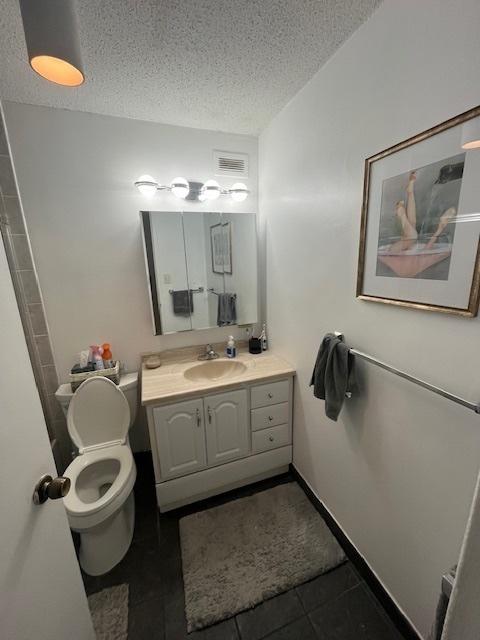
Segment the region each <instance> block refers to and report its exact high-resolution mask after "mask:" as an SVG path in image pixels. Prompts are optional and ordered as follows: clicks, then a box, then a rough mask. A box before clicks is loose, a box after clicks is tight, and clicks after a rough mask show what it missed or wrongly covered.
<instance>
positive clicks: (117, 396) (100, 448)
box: [63, 377, 137, 576]
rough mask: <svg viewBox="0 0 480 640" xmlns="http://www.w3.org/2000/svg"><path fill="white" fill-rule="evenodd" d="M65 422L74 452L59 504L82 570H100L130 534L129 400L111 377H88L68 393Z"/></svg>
mask: <svg viewBox="0 0 480 640" xmlns="http://www.w3.org/2000/svg"><path fill="white" fill-rule="evenodd" d="M67 425H68V431H69V433H70V437H71V438H72V440H73V442H74V443H75V444H76V445H77V447H78V449H79V455H78V456H77V457H76V458H75V459H74V460H73V462H72V463H71V464H70V465H69V467H68V468H67V470H66V471H65V474H64V475H65V476H67V477H68V478H70V480H71V488H70V491H69V493H68V494H67V496H66V497H65V498H64V499H63V500H64V505H65V508H66V511H67V515H68V520H69V523H70V527H71V528H72V529H73V530H74V531H78V533H79V534H80V554H79V560H80V565H81V567H82V569H83V570H84V571H85V572H86V573H88V574H89V575H93V576H96V575H101V574H103V573H106V572H107V571H110V570H111V569H113V567H114V566H115V565H116V564H118V562H120V560H121V559H122V558H123V556H124V555H125V554H126V552H127V551H128V548H129V547H130V543H131V541H132V537H133V529H134V520H135V506H134V501H133V485H134V484H135V478H136V475H137V471H136V467H135V462H134V460H133V455H132V452H131V450H130V447H129V445H128V440H127V435H128V429H129V427H130V408H129V404H128V401H127V399H126V398H125V395H124V394H123V392H122V391H121V389H119V388H118V387H117V386H116V385H115V384H114V383H113V382H112V381H111V380H108V379H107V378H101V377H98V378H91V379H89V380H86V381H85V382H84V383H83V384H82V385H81V386H80V387H79V388H78V389H77V391H76V393H75V394H74V395H73V397H72V400H71V402H70V404H69V407H68V414H67Z"/></svg>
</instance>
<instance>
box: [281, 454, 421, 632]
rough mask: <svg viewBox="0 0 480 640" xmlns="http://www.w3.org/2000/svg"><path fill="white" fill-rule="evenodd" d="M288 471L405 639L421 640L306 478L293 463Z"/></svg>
mask: <svg viewBox="0 0 480 640" xmlns="http://www.w3.org/2000/svg"><path fill="white" fill-rule="evenodd" d="M290 471H291V473H292V475H293V477H294V478H295V479H296V481H297V482H298V484H299V485H300V486H301V487H302V489H303V490H304V491H305V493H306V494H307V496H308V497H309V499H310V501H311V503H312V504H313V506H314V507H315V508H316V509H317V511H318V512H319V513H320V515H321V516H322V518H323V519H324V520H325V522H326V524H327V526H328V528H329V529H330V531H331V532H332V533H333V535H334V536H335V538H336V539H337V541H338V543H339V544H340V546H341V547H342V549H343V550H344V551H345V555H346V556H347V558H348V559H349V560H350V561H351V563H352V564H353V565H354V566H355V568H356V569H357V571H358V572H359V574H360V575H361V576H362V578H363V579H364V580H365V583H366V584H367V585H368V587H369V588H370V589H371V591H372V592H373V594H374V595H375V597H376V598H377V600H378V601H379V602H380V604H381V605H382V607H383V608H384V609H385V611H386V613H387V614H388V616H389V617H390V619H391V620H392V622H393V624H394V625H395V626H396V627H397V629H398V630H399V631H400V633H401V634H402V635H403V637H404V638H405V640H422V638H421V636H420V635H419V634H418V632H417V631H416V630H415V628H414V627H413V626H412V624H411V622H410V621H409V620H408V618H407V617H406V616H405V614H404V613H403V611H402V610H401V609H400V608H399V607H398V605H397V604H396V602H395V601H394V600H393V599H392V597H391V596H390V594H389V593H388V591H387V590H386V589H385V587H384V586H383V585H382V583H381V582H380V580H379V579H378V578H377V576H376V575H375V573H374V572H373V571H372V569H371V568H370V566H369V565H368V563H367V561H366V560H365V558H364V557H363V556H362V555H361V554H360V553H359V551H358V550H357V548H356V547H355V546H354V545H353V544H352V542H351V541H350V540H349V538H348V537H347V535H346V534H345V532H344V531H343V529H342V528H341V527H340V525H339V524H338V522H337V521H336V520H335V518H334V517H333V516H332V514H331V513H330V511H328V509H327V508H326V507H325V505H324V504H323V502H322V501H321V500H319V499H318V497H317V496H316V495H315V493H314V492H313V491H312V489H311V488H310V486H309V485H308V483H307V482H306V480H305V479H304V478H303V477H302V475H301V474H300V473H299V472H298V471H297V469H296V468H295V466H294V465H293V464H291V465H290Z"/></svg>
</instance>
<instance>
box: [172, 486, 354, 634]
mask: <svg viewBox="0 0 480 640" xmlns="http://www.w3.org/2000/svg"><path fill="white" fill-rule="evenodd" d="M180 538H181V545H182V564H183V581H184V585H185V612H186V617H187V626H188V631H193V630H194V629H201V628H202V627H206V626H208V625H211V624H214V623H215V622H219V621H220V620H224V619H225V618H229V617H231V616H233V615H235V614H236V613H238V612H239V611H243V610H245V609H249V608H251V607H253V606H255V605H256V604H258V603H260V602H262V601H263V600H266V599H267V598H271V597H272V596H274V595H276V594H278V593H281V592H283V591H286V590H288V589H291V588H292V587H294V586H295V585H298V584H301V583H302V582H305V581H307V580H310V579H311V578H314V577H315V576H318V575H320V574H321V573H324V572H325V571H328V570H329V569H332V568H333V567H335V566H337V565H338V564H340V563H341V562H343V561H344V560H345V555H344V553H343V551H342V549H341V548H340V546H339V544H338V543H337V541H336V540H335V538H334V537H333V536H332V534H331V533H330V531H329V529H328V527H327V525H326V524H325V522H324V521H323V520H322V518H321V517H320V515H319V514H318V512H317V511H316V510H315V508H314V507H313V505H312V504H311V503H310V501H309V499H308V498H307V496H306V495H305V493H304V492H303V491H302V489H301V488H300V487H299V486H298V484H297V483H296V482H290V483H288V484H282V485H279V486H277V487H274V488H273V489H269V490H267V491H262V492H261V493H257V494H255V495H253V496H249V497H247V498H241V499H239V500H233V501H232V502H229V503H227V504H224V505H221V506H219V507H214V508H213V509H208V510H207V511H201V512H199V513H194V514H193V515H190V516H187V517H185V518H182V519H181V520H180Z"/></svg>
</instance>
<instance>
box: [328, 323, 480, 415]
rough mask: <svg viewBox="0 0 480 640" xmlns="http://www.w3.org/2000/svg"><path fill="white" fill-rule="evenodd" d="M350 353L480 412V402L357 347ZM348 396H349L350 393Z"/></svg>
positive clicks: (341, 335) (338, 333)
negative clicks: (466, 397)
mask: <svg viewBox="0 0 480 640" xmlns="http://www.w3.org/2000/svg"><path fill="white" fill-rule="evenodd" d="M335 335H336V336H337V338H340V340H343V339H344V335H343V333H341V332H340V331H335ZM350 353H353V355H354V356H357V358H361V359H362V360H365V361H366V362H370V363H371V364H374V365H376V366H377V367H380V368H381V369H385V371H389V372H390V373H394V374H395V375H397V376H400V378H404V379H405V380H408V381H409V382H413V384H417V385H418V386H419V387H423V388H424V389H427V390H428V391H431V392H432V393H436V394H437V395H439V396H442V397H444V398H446V399H447V400H451V401H452V402H455V403H456V404H460V405H462V406H463V407H466V408H467V409H470V410H471V411H474V412H475V413H480V403H476V402H470V401H469V400H465V398H460V396H456V395H455V394H453V393H450V392H449V391H445V389H442V388H441V387H436V386H435V385H433V384H430V383H429V382H425V380H421V379H420V378H416V377H415V376H412V375H410V374H409V373H406V372H405V371H402V370H401V369H397V368H396V367H393V366H392V365H391V364H387V363H386V362H383V361H382V360H378V359H377V358H374V357H373V356H370V355H368V353H363V351H358V350H357V349H350ZM349 397H351V394H350V396H349Z"/></svg>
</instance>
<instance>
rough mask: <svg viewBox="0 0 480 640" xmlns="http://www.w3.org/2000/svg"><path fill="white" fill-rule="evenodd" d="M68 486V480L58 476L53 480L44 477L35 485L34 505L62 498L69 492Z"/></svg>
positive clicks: (69, 483) (47, 476)
mask: <svg viewBox="0 0 480 640" xmlns="http://www.w3.org/2000/svg"><path fill="white" fill-rule="evenodd" d="M70 485H71V482H70V478H64V477H63V476H59V477H58V478H55V479H53V478H52V476H49V475H44V476H42V477H41V478H40V480H39V481H38V482H37V484H36V485H35V489H34V491H33V502H34V504H43V503H44V502H46V501H47V500H48V499H49V498H50V500H58V499H59V498H64V497H65V496H66V495H67V493H68V492H69V491H70Z"/></svg>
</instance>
